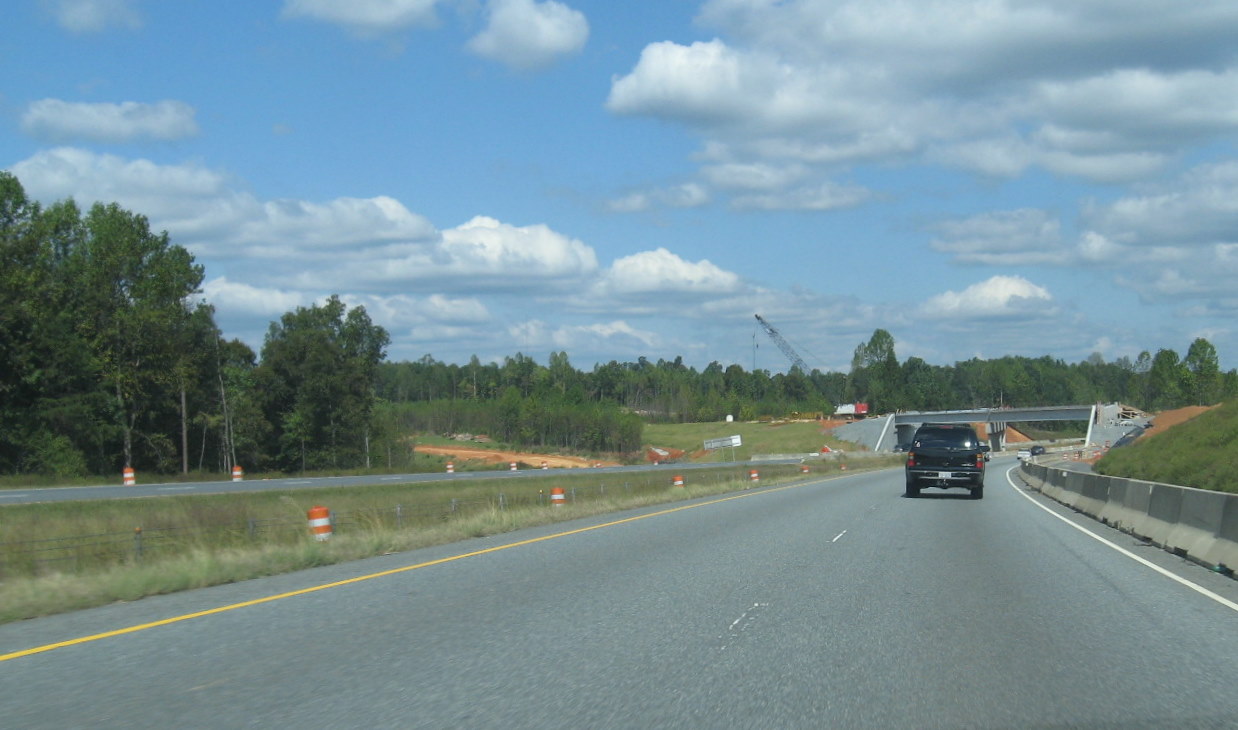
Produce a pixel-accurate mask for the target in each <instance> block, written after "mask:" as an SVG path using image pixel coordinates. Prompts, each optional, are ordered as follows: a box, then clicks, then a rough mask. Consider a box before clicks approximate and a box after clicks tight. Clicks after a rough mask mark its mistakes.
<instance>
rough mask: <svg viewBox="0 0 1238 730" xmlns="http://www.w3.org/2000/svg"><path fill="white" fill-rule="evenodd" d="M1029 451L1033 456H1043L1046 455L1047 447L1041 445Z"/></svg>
mask: <svg viewBox="0 0 1238 730" xmlns="http://www.w3.org/2000/svg"><path fill="white" fill-rule="evenodd" d="M1028 451H1031V452H1032V456H1040V455H1041V454H1043V453H1045V447H1043V446H1041V445H1040V444H1036V445H1035V446H1033V447H1032V448H1030V449H1028Z"/></svg>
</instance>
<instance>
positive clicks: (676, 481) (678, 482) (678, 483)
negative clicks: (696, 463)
mask: <svg viewBox="0 0 1238 730" xmlns="http://www.w3.org/2000/svg"><path fill="white" fill-rule="evenodd" d="M671 486H672V487H682V486H683V475H682V474H676V475H675V476H673V477H671Z"/></svg>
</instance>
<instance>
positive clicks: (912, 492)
mask: <svg viewBox="0 0 1238 730" xmlns="http://www.w3.org/2000/svg"><path fill="white" fill-rule="evenodd" d="M988 452H989V447H988V445H987V444H984V443H981V441H980V439H979V438H978V437H977V436H976V429H974V428H972V427H971V426H970V425H968V424H966V423H925V424H923V425H921V426H920V428H918V429H916V435H915V436H914V437H912V439H911V446H910V448H909V449H908V450H907V465H906V467H905V469H904V471H905V473H906V476H907V493H906V494H907V496H908V497H918V496H920V490H921V489H922V488H924V487H937V488H939V489H949V488H950V487H966V488H967V489H969V490H971V496H972V499H981V498H983V497H984V462H985V457H986V456H987V455H988Z"/></svg>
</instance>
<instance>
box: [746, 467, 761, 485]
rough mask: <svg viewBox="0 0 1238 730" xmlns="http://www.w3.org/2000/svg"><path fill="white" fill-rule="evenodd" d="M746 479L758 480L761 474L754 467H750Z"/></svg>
mask: <svg viewBox="0 0 1238 730" xmlns="http://www.w3.org/2000/svg"><path fill="white" fill-rule="evenodd" d="M748 480H749V481H753V482H759V481H761V475H760V474H759V473H758V472H757V470H756V469H752V470H750V471H749V472H748Z"/></svg>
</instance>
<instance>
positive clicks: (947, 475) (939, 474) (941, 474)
mask: <svg viewBox="0 0 1238 730" xmlns="http://www.w3.org/2000/svg"><path fill="white" fill-rule="evenodd" d="M952 476H954V472H952V471H939V472H937V478H938V479H949V478H950V477H952Z"/></svg>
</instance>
